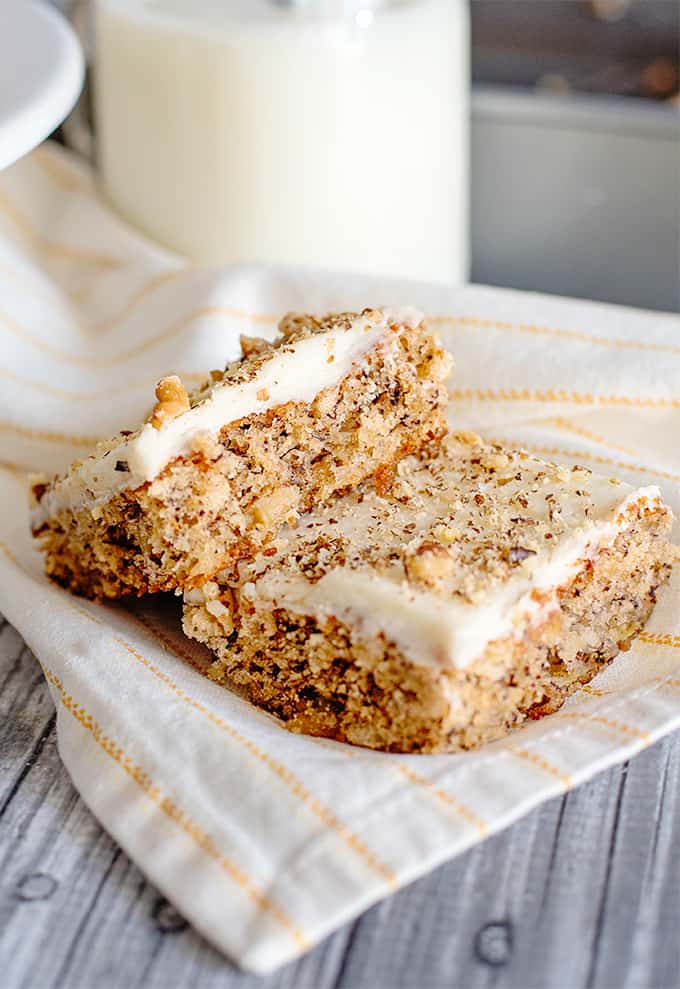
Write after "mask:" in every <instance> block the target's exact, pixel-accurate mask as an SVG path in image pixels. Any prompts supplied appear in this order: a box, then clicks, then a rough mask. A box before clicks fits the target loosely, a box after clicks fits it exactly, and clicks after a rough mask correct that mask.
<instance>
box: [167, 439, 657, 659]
mask: <svg viewBox="0 0 680 989" xmlns="http://www.w3.org/2000/svg"><path fill="white" fill-rule="evenodd" d="M494 464H495V466H493V465H494ZM485 465H486V466H485ZM400 474H401V476H400V477H399V478H398V479H397V482H396V484H395V489H394V492H393V494H392V495H387V496H385V497H380V496H378V495H377V494H375V493H366V494H361V493H354V494H352V495H350V496H348V497H346V498H345V499H342V501H340V502H338V503H336V505H335V506H331V507H330V508H327V509H323V510H321V511H319V512H316V513H312V514H310V515H308V516H303V517H302V518H301V519H300V520H299V522H298V523H297V525H296V526H295V527H293V528H289V529H288V530H284V532H282V533H281V534H280V537H279V538H278V539H277V540H276V542H275V545H276V548H277V551H278V552H277V555H275V556H272V557H270V558H267V559H260V560H258V561H253V562H251V563H248V564H242V565H241V571H240V578H241V584H240V591H239V593H240V594H241V595H242V596H243V597H244V598H246V599H248V600H249V601H250V603H251V604H252V605H254V606H255V607H256V608H263V609H272V608H281V609H285V610H287V611H289V612H291V613H292V614H298V615H307V616H310V617H314V618H317V619H319V620H322V621H323V620H324V619H327V618H329V617H334V618H336V619H338V620H339V621H341V622H343V623H345V624H347V625H349V626H350V627H351V628H352V629H353V633H354V634H355V635H357V636H359V637H360V638H368V639H370V638H374V637H375V636H377V635H382V636H384V637H385V639H386V640H387V641H389V642H393V643H394V644H395V645H396V646H397V647H398V648H399V649H400V650H401V651H402V653H403V654H404V655H405V656H406V657H407V658H408V659H410V660H411V661H412V662H413V663H415V664H419V665H428V666H435V667H441V668H446V667H451V666H453V667H458V668H462V667H465V666H467V665H469V664H470V663H472V662H473V661H474V660H475V659H477V658H478V657H479V656H481V654H482V653H483V652H484V650H485V649H486V647H487V646H488V645H489V643H491V642H493V641H496V640H498V639H501V638H505V637H507V636H510V637H512V636H517V637H522V636H523V635H524V634H525V633H526V631H527V628H528V627H530V626H532V625H534V624H536V623H539V622H541V621H543V620H544V619H545V618H547V617H548V616H549V614H550V613H551V612H552V611H555V610H556V609H557V608H558V597H557V592H558V589H559V588H560V587H562V586H564V585H565V584H567V583H569V581H570V580H572V579H573V578H574V576H575V575H576V574H577V573H578V572H579V571H580V570H581V569H582V568H583V566H584V562H585V561H587V560H589V559H593V558H594V557H595V556H596V555H597V554H598V553H599V552H600V551H601V550H603V549H604V548H606V547H608V546H611V545H612V543H613V542H614V540H615V539H616V537H617V536H618V534H619V533H620V532H621V531H623V530H624V529H625V528H626V527H628V526H630V525H631V524H632V522H633V519H634V518H635V517H636V516H637V510H638V509H639V508H642V507H644V506H660V505H661V499H660V494H659V490H658V488H656V487H645V488H640V489H638V490H634V489H633V488H631V487H630V486H629V485H626V484H623V483H622V482H619V481H613V480H611V479H608V478H605V477H599V476H597V475H594V474H592V473H591V472H590V471H588V470H586V469H585V468H576V469H575V470H571V469H569V468H565V467H558V466H554V465H549V464H544V463H543V462H542V461H540V460H537V459H536V458H533V457H531V456H529V455H528V454H515V453H513V454H508V453H506V452H505V451H500V450H499V448H493V447H490V446H486V445H485V446H481V447H474V446H473V447H470V446H469V445H467V446H466V445H463V444H460V443H458V442H457V441H456V440H455V439H451V440H449V441H448V442H447V444H446V445H445V447H444V449H443V451H442V453H441V454H440V455H439V457H438V458H437V459H436V460H435V461H434V463H433V464H430V465H426V466H423V465H422V464H418V463H417V462H415V461H411V462H410V464H405V465H403V467H402V468H401V469H400ZM428 557H429V558H430V559H431V560H432V565H433V566H434V570H433V571H432V572H433V575H434V576H433V577H432V579H431V580H430V579H429V578H428V573H427V569H428V562H427V561H428ZM423 561H424V562H423ZM200 597H201V594H200V591H199V592H192V594H191V595H190V596H189V597H188V598H187V601H188V603H190V604H191V603H194V604H195V603H198V602H199V600H200Z"/></svg>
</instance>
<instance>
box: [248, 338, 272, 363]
mask: <svg viewBox="0 0 680 989" xmlns="http://www.w3.org/2000/svg"><path fill="white" fill-rule="evenodd" d="M273 349H274V344H273V343H271V342H270V341H269V340H264V339H263V338H262V337H249V336H245V334H243V333H242V334H241V353H242V354H243V356H244V357H245V358H247V357H253V356H254V355H256V354H266V353H267V351H269V350H273Z"/></svg>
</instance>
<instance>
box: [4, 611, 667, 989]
mask: <svg viewBox="0 0 680 989" xmlns="http://www.w3.org/2000/svg"><path fill="white" fill-rule="evenodd" d="M0 765H1V767H2V772H1V775H0V985H1V986H2V987H3V989H19V987H22V989H24V987H25V989H53V987H54V989H56V987H60V989H134V987H137V986H139V987H142V986H143V987H145V989H147V987H148V989H154V987H158V989H175V987H185V986H186V987H191V989H211V987H220V989H274V987H276V989H331V987H333V989H336V987H337V989H340V987H342V989H397V987H404V989H444V987H446V989H482V987H494V989H534V987H536V989H538V987H541V989H543V987H546V989H548V987H550V989H552V987H554V989H581V987H583V989H585V987H598V989H605V987H606V989H631V987H644V989H670V987H676V986H680V928H679V920H680V792H679V784H680V735H675V736H672V737H670V738H667V739H666V740H664V741H662V742H661V743H659V744H657V745H655V746H653V747H652V748H650V749H648V750H647V751H646V752H644V753H643V754H642V755H641V756H639V757H638V758H637V759H635V760H634V761H633V762H631V763H630V764H629V765H625V766H621V767H618V768H616V769H613V770H611V771H609V772H607V773H603V774H602V775H600V776H598V777H597V778H596V779H595V780H593V781H592V782H591V783H590V784H588V785H586V786H583V787H581V788H580V789H577V790H575V791H572V792H570V793H568V794H567V795H566V796H565V797H563V798H561V799H560V800H555V801H553V802H551V803H549V804H546V805H544V806H543V807H541V808H539V809H538V810H537V811H535V812H534V813H532V814H530V815H529V816H528V817H526V818H525V819H524V820H522V821H520V822H519V823H518V824H516V825H515V826H514V827H512V828H510V829H509V830H507V831H505V832H504V833H503V834H500V835H497V836H496V837H494V838H491V839H489V840H488V841H487V842H485V843H484V844H482V845H480V846H478V847H477V848H475V849H474V850H472V851H471V852H469V853H467V854H465V855H463V856H461V857H460V858H458V859H456V860H454V861H453V862H451V863H449V864H448V865H446V866H444V867H443V868H440V869H439V870H437V871H436V872H435V873H433V874H432V875H430V876H428V877H426V878H425V879H422V880H420V881H419V882H417V883H415V884H414V885H412V886H411V887H409V888H408V889H406V890H403V891H402V892H401V893H399V894H397V895H396V896H393V897H392V898H391V899H389V900H387V901H385V902H384V903H382V904H380V905H378V906H376V907H374V908H373V909H372V910H370V911H369V912H368V913H366V914H365V915H364V916H363V917H361V918H360V919H359V920H357V921H356V922H355V923H354V924H351V925H349V926H347V927H345V928H344V929H343V930H340V931H339V932H338V933H337V934H335V935H334V936H333V937H330V938H329V939H328V940H327V941H326V942H325V943H323V944H322V945H320V946H319V947H318V948H317V949H316V950H314V951H312V952H311V953H310V954H309V955H308V956H307V957H305V958H304V959H302V961H300V962H298V963H297V964H294V965H289V966H288V967H287V968H285V969H282V970H281V971H279V972H278V973H276V974H275V975H273V976H271V977H269V978H267V979H258V978H256V977H254V976H249V975H244V974H242V973H240V972H238V971H237V970H236V969H235V968H234V967H233V966H232V965H231V964H230V963H229V962H228V961H226V960H225V959H224V958H222V957H221V956H220V955H219V954H218V953H217V952H216V951H214V950H213V949H212V948H211V947H209V945H208V944H206V942H205V941H203V940H202V938H201V937H199V935H197V934H196V933H195V932H194V931H192V930H191V929H190V928H189V927H188V926H187V924H186V923H185V922H184V921H183V919H182V918H181V917H180V916H179V915H178V914H177V912H176V911H175V910H174V909H173V908H172V907H171V906H170V905H169V904H168V903H167V902H165V901H164V900H163V899H162V898H161V897H160V896H159V895H158V893H157V892H156V890H154V888H153V887H152V886H150V885H149V883H147V882H146V880H145V879H144V877H143V876H142V874H141V873H140V872H139V870H138V869H137V868H136V867H135V866H134V865H133V864H132V863H131V862H130V861H129V859H128V858H127V857H126V855H125V854H124V853H123V852H122V851H121V850H120V849H119V848H118V847H117V846H116V844H115V843H114V842H113V841H112V840H111V838H109V837H108V835H107V834H106V833H105V832H104V831H103V830H102V828H101V827H100V826H99V824H98V823H97V821H96V820H95V819H94V818H93V816H92V815H91V814H90V812H89V811H88V810H87V809H86V807H85V806H84V804H83V802H82V801H81V800H80V798H79V797H78V795H77V793H76V791H75V789H74V788H73V786H72V784H71V782H70V780H69V778H68V776H67V774H66V771H65V770H64V768H63V766H62V764H61V762H60V760H59V755H58V753H57V744H56V732H55V714H54V709H53V706H52V702H51V699H50V696H49V694H48V692H47V689H46V686H45V683H44V681H43V679H42V675H41V672H40V668H39V666H38V663H37V662H36V660H35V658H34V657H33V656H32V655H31V653H30V651H29V650H28V649H27V648H26V646H25V645H24V643H23V642H22V640H21V637H20V636H19V635H18V634H17V632H16V631H15V630H14V629H13V628H12V627H11V626H10V625H8V624H6V623H3V624H2V625H0Z"/></svg>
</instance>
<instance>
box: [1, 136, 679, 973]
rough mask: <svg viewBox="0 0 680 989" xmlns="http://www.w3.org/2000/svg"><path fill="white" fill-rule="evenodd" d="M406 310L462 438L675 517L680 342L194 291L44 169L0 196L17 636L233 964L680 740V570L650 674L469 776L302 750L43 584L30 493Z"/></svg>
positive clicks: (367, 295) (627, 666) (167, 657)
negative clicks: (44, 475) (174, 417)
mask: <svg viewBox="0 0 680 989" xmlns="http://www.w3.org/2000/svg"><path fill="white" fill-rule="evenodd" d="M383 302H390V303H411V304H414V305H416V306H419V307H420V308H422V309H424V310H425V311H426V312H428V313H429V314H431V315H432V317H433V318H434V319H435V320H436V322H437V325H438V326H439V329H440V330H441V332H442V334H443V336H444V338H445V340H446V342H447V344H448V345H449V346H450V347H451V349H452V350H453V352H454V353H455V355H456V360H457V369H456V371H455V375H454V377H453V379H452V382H451V388H452V392H451V395H452V406H451V419H452V421H453V422H454V423H455V424H457V425H460V426H465V427H471V428H477V429H479V430H480V431H482V432H483V433H485V434H486V435H488V436H492V437H499V438H502V439H504V440H508V441H510V442H512V443H521V444H523V445H525V446H526V447H528V448H529V449H530V450H532V451H536V452H537V453H539V454H541V455H545V456H547V457H552V458H555V459H558V460H564V461H566V462H567V463H569V462H571V461H575V460H578V461H582V462H583V463H585V464H586V465H588V466H591V467H594V468H595V469H598V470H601V471H605V472H608V473H612V474H617V475H620V476H621V477H623V478H624V479H626V480H627V481H630V482H632V483H639V484H648V483H656V482H658V483H659V484H660V485H661V487H662V489H663V491H664V493H665V496H666V498H667V499H668V501H669V502H670V504H671V505H672V506H673V508H674V509H675V510H676V512H678V513H679V514H680V318H678V317H677V316H669V315H660V314H656V313H651V312H635V311H632V310H628V309H620V308H615V307H608V306H602V305H594V304H590V303H582V302H574V301H566V300H563V299H556V298H548V297H544V296H538V295H527V294H520V293H514V292H507V291H498V290H495V289H488V288H478V287H471V288H466V289H462V290H458V291H447V290H443V289H433V288H427V287H423V286H417V285H412V286H406V285H403V284H394V283H388V282H377V281H369V280H367V279H363V278H358V277H347V276H344V277H341V276H339V275H321V274H309V273H306V274H305V273H302V272H299V271H285V270H279V271H270V270H262V269H260V268H255V267H244V268H235V269H225V270H207V269H196V268H189V267H186V266H184V265H183V263H182V262H181V261H180V260H179V259H177V258H175V257H172V256H170V255H167V254H166V253H164V252H162V251H161V250H159V249H158V248H155V247H152V246H151V245H149V244H148V243H146V242H145V241H143V240H142V238H140V237H139V236H137V235H134V234H132V233H131V232H130V231H129V230H127V229H126V228H125V227H124V226H123V225H122V224H121V223H120V222H119V221H117V220H116V219H115V218H114V217H113V216H112V215H111V213H110V212H109V211H108V210H107V209H106V208H105V207H104V206H103V205H102V204H101V203H100V202H99V201H98V199H97V196H96V193H95V189H94V186H93V182H92V179H91V177H90V175H89V173H87V172H86V171H85V170H83V169H82V168H81V167H79V166H77V165H76V163H74V162H73V161H72V160H71V159H69V158H68V157H66V156H65V155H64V154H63V153H61V152H59V151H58V150H57V149H50V148H49V147H44V148H42V149H39V150H38V151H37V152H35V153H34V154H32V155H31V156H30V157H29V158H27V159H25V160H24V161H22V162H20V163H19V164H17V165H15V166H14V167H13V168H11V169H10V170H8V171H6V172H4V173H2V174H0V346H1V350H0V379H1V388H0V403H1V408H0V459H1V460H2V461H3V462H4V463H5V464H6V467H5V468H3V469H1V470H0V487H1V498H2V507H3V511H2V513H0V582H1V583H0V608H1V609H2V611H3V612H4V613H5V615H6V616H7V618H8V619H9V620H10V621H11V622H13V623H14V624H15V625H16V626H17V628H18V629H19V630H20V632H21V633H22V635H23V636H24V637H25V639H26V640H27V642H28V643H29V645H30V646H31V647H32V648H33V650H34V651H35V654H36V655H37V657H38V658H39V660H40V662H41V663H42V665H43V668H44V671H45V676H46V677H47V679H48V681H49V683H50V687H51V690H52V695H53V697H54V702H55V704H56V707H57V710H58V733H59V748H60V752H61V756H62V758H63V760H64V763H65V764H66V766H67V768H68V771H69V773H70V774H71V776H72V777H73V780H74V782H75V785H76V786H77V787H78V789H79V791H80V793H81V794H82V796H83V798H84V800H85V801H86V802H87V804H88V805H89V806H90V807H91V808H92V811H93V812H94V813H95V814H96V816H97V817H98V818H99V820H100V821H101V822H102V824H103V825H104V826H105V827H106V828H107V830H108V831H110V832H111V834H112V835H113V836H114V837H115V838H116V839H117V840H118V841H119V842H120V844H121V845H122V846H123V848H124V849H125V850H126V851H127V852H128V853H129V855H130V856H131V857H132V858H133V859H134V860H135V862H137V864H138V865H139V866H140V868H141V869H142V870H143V871H144V872H145V873H146V874H147V876H149V878H150V879H151V880H152V881H153V882H154V883H155V884H156V885H157V886H158V887H159V888H160V889H161V890H162V891H163V893H165V894H166V895H167V896H168V897H169V899H170V900H171V901H172V902H173V903H174V904H175V905H176V906H177V907H178V908H179V910H180V911H181V912H182V913H183V914H184V915H185V916H186V917H187V918H188V919H189V920H190V921H191V922H192V923H193V924H194V925H195V926H196V927H197V928H198V930H200V931H201V932H202V933H203V934H204V935H205V936H206V937H207V938H209V940H210V941H212V942H213V944H215V945H217V946H218V947H219V948H221V949H222V950H223V951H224V952H226V953H227V954H228V955H229V956H231V958H233V959H234V960H235V961H236V962H238V963H239V964H241V965H242V966H244V967H246V968H249V969H253V970H256V971H259V972H265V971H268V970H271V969H272V968H274V967H275V966H277V965H280V964H282V963H283V962H286V961H287V960H289V959H292V958H294V957H295V956H296V955H298V954H299V953H300V952H302V951H304V950H305V949H306V948H308V947H309V946H310V945H313V944H314V943H315V942H317V941H319V939H321V938H323V937H324V935H326V934H328V933H329V932H330V931H332V930H333V929H334V928H335V927H337V926H338V925H340V924H342V923H343V922H345V921H347V920H349V919H350V918H352V917H354V916H356V915H357V914H358V913H360V912H361V911H362V910H364V909H365V908H366V907H368V906H369V905H370V904H371V903H374V902H375V901H376V900H378V899H380V898H381V897H384V896H387V895H388V894H389V893H391V892H392V891H394V890H396V889H398V888H399V887H400V886H403V885H404V884H405V883H408V882H410V881H411V880H413V879H415V878H416V877H417V876H420V875H422V874H423V873H424V872H426V871H427V870H429V869H432V868H434V867H435V866H436V865H437V864H438V863H440V862H442V861H443V860H445V859H447V858H449V857H451V856H453V855H455V854H457V853H458V852H461V851H462V850H463V849H465V848H468V847H469V846H470V845H473V844H475V843H476V842H479V841H481V840H482V839H483V838H484V836H485V835H488V834H490V833H491V832H493V831H496V830H497V829H499V828H502V827H504V826H505V825H507V824H509V823H510V822H511V821H512V820H514V819H515V818H517V817H519V816H520V815H522V814H524V813H526V812H527V811H528V810H529V809H530V808H531V807H534V806H535V805H536V804H538V803H539V802H540V801H542V800H546V799H547V798H548V797H551V796H554V795H555V794H559V793H561V792H563V791H564V790H567V789H568V788H569V787H572V786H574V785H576V784H577V783H579V782H580V781H582V780H584V779H586V778H588V777H590V776H592V775H593V774H594V773H596V772H597V771H598V770H601V769H603V768H604V767H605V766H608V765H610V764H612V763H613V762H617V761H621V760H623V759H626V758H628V757H629V756H631V755H633V754H634V753H635V752H637V751H639V750H640V749H642V748H644V747H645V746H647V745H650V743H651V742H653V741H654V739H656V738H659V736H661V735H663V734H664V733H666V732H668V731H670V730H671V729H672V728H674V727H676V726H678V725H680V607H679V601H680V554H679V558H678V560H677V561H676V563H677V566H676V568H675V569H674V574H673V580H672V585H671V588H670V589H669V590H668V591H666V592H665V593H664V594H663V597H662V600H661V603H660V605H659V607H658V609H657V611H656V613H655V615H654V617H653V619H652V622H651V624H650V626H649V628H648V629H647V631H646V632H645V633H644V634H643V635H642V636H641V637H640V639H639V641H638V642H637V644H636V645H635V647H634V648H633V649H632V650H631V651H630V652H628V653H626V654H625V655H622V656H621V657H620V659H618V660H617V661H616V663H615V664H614V665H613V666H612V667H611V669H610V670H608V671H607V672H606V673H605V674H603V675H601V676H600V677H599V678H598V679H597V680H596V681H595V683H594V684H593V685H592V686H591V687H590V688H588V689H587V690H584V691H582V692H581V693H579V694H578V695H577V696H576V697H574V698H573V699H572V700H571V701H570V702H569V703H568V704H567V705H566V706H565V708H564V710H563V711H561V712H559V713H558V714H556V715H554V716H553V717H551V718H549V719H547V720H545V721H543V722H542V723H539V724H533V725H531V726H529V727H527V728H525V729H523V730H521V731H519V732H517V733H515V734H513V735H511V736H510V737H509V738H507V739H506V740H505V741H503V742H502V743H499V744H494V745H491V746H488V747H487V748H484V749H483V750H481V751H479V752H475V753H470V754H465V755H459V756H425V757H406V758H404V757H400V756H390V755H383V754H380V753H372V752H367V751H361V750H357V749H352V748H349V747H347V746H343V745H337V744H333V743H328V742H323V741H319V740H314V739H309V738H302V737H296V736H293V735H289V734H288V733H287V732H285V731H284V730H283V729H281V728H280V727H279V726H278V725H277V724H276V723H275V722H274V721H273V720H272V719H271V718H269V717H268V716H266V715H264V714H262V713H260V712H258V711H257V710H255V709H253V708H252V707H250V706H248V704H246V703H245V702H244V701H243V700H241V699H239V698H238V697H236V696H232V695H231V694H230V693H229V692H227V691H226V690H224V689H222V688H220V687H218V686H216V685H215V684H213V683H211V682H209V681H208V680H207V679H205V678H204V677H202V676H201V675H200V673H199V672H197V671H196V670H195V669H194V668H192V665H191V663H190V662H187V661H186V660H187V659H189V660H190V661H191V660H194V659H197V657H198V654H197V653H196V652H195V651H194V650H193V649H192V648H191V647H190V646H189V644H188V643H186V642H183V641H182V640H181V637H180V636H179V635H178V633H177V628H178V615H177V612H176V610H173V607H172V604H171V605H167V604H166V605H161V604H159V603H158V602H153V603H152V604H144V606H143V607H135V608H134V609H131V610H126V609H124V608H123V607H99V606H95V605H92V604H88V603H85V602H83V601H79V600H76V599H74V598H71V597H69V596H68V595H67V594H65V593H63V592H62V591H60V590H59V589H58V588H56V587H53V586H51V585H50V584H49V583H48V582H47V581H46V580H45V579H44V578H43V576H42V574H41V561H40V558H39V557H38V556H37V555H36V553H35V551H34V550H33V548H32V546H31V543H30V540H29V536H28V523H27V518H28V516H27V508H26V501H25V494H24V480H23V477H22V473H21V472H22V470H23V469H25V468H30V469H53V468H58V467H60V466H63V465H64V464H66V463H67V462H68V460H69V458H71V457H73V456H74V455H81V454H83V453H84V452H86V451H87V449H88V447H89V446H90V445H91V444H92V443H93V442H94V441H95V439H97V438H98V437H103V436H107V435H108V434H110V433H111V432H112V431H113V430H116V429H117V428H118V427H120V426H124V425H134V424H135V423H136V422H137V421H138V420H139V419H140V417H141V416H142V415H143V414H145V413H146V411H147V409H148V407H149V405H150V401H151V396H152V387H153V384H154V382H155V380H156V379H157V378H158V377H159V376H160V375H162V374H164V373H167V372H171V371H172V372H177V373H179V374H181V375H182V376H183V377H185V378H187V379H189V380H192V381H194V380H198V379H199V378H200V376H201V375H202V373H203V371H204V370H205V369H206V368H211V367H215V366H217V365H220V364H223V363H224V362H225V361H226V360H227V359H228V358H230V357H232V356H234V355H235V354H236V352H237V349H238V345H237V341H238V335H239V333H240V332H241V331H243V330H244V329H245V330H246V331H248V332H252V331H253V328H254V327H255V326H256V327H257V329H258V330H259V331H261V332H269V331H272V330H273V328H274V325H275V323H276V320H277V317H278V316H279V315H280V314H281V313H283V312H284V311H285V310H288V309H305V310H325V309H328V308H335V307H342V308H353V307H360V306H363V305H365V304H369V305H371V304H380V303H383Z"/></svg>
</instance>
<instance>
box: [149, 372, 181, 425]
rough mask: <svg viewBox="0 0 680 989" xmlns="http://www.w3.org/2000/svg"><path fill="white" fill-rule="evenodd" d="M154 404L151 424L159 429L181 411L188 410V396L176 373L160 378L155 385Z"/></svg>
mask: <svg viewBox="0 0 680 989" xmlns="http://www.w3.org/2000/svg"><path fill="white" fill-rule="evenodd" d="M156 399H157V401H156V404H155V406H154V409H153V412H152V413H151V425H152V426H153V427H154V429H160V428H161V426H163V425H164V424H165V423H166V422H168V421H169V420H170V419H175V418H176V417H177V416H179V415H181V414H182V413H183V412H188V411H189V396H188V394H187V390H186V388H185V387H184V385H183V384H182V379H181V378H180V377H178V376H177V375H176V374H170V375H168V377H167V378H161V380H160V381H159V382H158V384H157V385H156Z"/></svg>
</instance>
